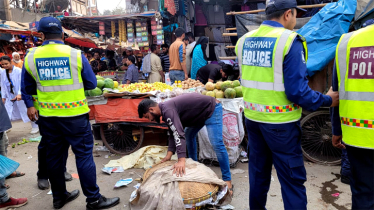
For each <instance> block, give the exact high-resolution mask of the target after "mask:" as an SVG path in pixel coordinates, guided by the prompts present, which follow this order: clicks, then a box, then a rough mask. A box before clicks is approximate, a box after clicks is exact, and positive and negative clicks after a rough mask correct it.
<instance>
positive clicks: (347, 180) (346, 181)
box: [340, 175, 351, 184]
mask: <svg viewBox="0 0 374 210" xmlns="http://www.w3.org/2000/svg"><path fill="white" fill-rule="evenodd" d="M340 181H341V182H342V183H344V184H350V182H351V180H350V179H349V177H348V176H344V175H342V177H341V178H340Z"/></svg>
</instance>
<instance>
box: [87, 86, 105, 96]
mask: <svg viewBox="0 0 374 210" xmlns="http://www.w3.org/2000/svg"><path fill="white" fill-rule="evenodd" d="M102 93H103V92H102V91H101V89H100V88H95V89H93V90H89V91H88V94H89V95H90V96H101V94H102Z"/></svg>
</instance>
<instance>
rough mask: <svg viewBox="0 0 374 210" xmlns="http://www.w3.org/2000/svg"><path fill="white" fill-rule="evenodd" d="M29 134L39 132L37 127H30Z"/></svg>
mask: <svg viewBox="0 0 374 210" xmlns="http://www.w3.org/2000/svg"><path fill="white" fill-rule="evenodd" d="M30 133H31V134H36V133H39V127H37V128H31V132H30Z"/></svg>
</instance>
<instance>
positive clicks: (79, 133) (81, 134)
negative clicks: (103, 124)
mask: <svg viewBox="0 0 374 210" xmlns="http://www.w3.org/2000/svg"><path fill="white" fill-rule="evenodd" d="M38 31H39V32H40V33H41V34H42V39H43V40H44V42H43V46H47V45H63V44H64V42H63V36H64V35H63V31H62V27H61V23H60V21H58V20H57V19H55V18H52V17H45V18H42V19H41V20H40V21H39V29H38ZM43 46H42V47H43ZM56 48H57V47H56ZM46 49H48V48H46ZM64 49H65V48H64ZM33 50H34V54H36V53H35V52H37V51H38V49H33ZM81 54H82V55H81V56H82V57H81V62H82V63H81V78H82V82H83V86H84V89H86V90H92V89H94V88H96V85H97V84H96V83H97V82H96V77H95V74H94V73H93V71H92V69H91V67H90V64H89V63H88V60H87V58H85V56H84V54H83V53H81ZM51 57H53V52H51ZM44 58H47V59H48V58H50V57H47V56H46V57H44ZM27 59H28V63H27V65H28V67H29V68H31V66H32V65H35V64H34V60H31V58H30V57H29V56H28V57H27ZM70 59H71V58H69V61H70ZM25 65H26V64H25ZM25 65H24V66H23V69H22V83H21V86H22V87H21V91H22V94H23V95H24V96H26V95H38V93H37V91H36V90H37V89H39V90H40V89H42V88H43V87H44V86H40V83H39V85H37V83H36V79H37V80H38V82H39V78H34V77H33V76H32V75H30V73H29V72H28V71H27V70H26V68H25ZM73 71H78V69H77V67H74V66H73V65H72V66H71V74H74V72H73ZM36 76H37V77H40V76H39V75H38V74H37V75H36ZM54 80H56V79H54ZM42 90H44V89H42ZM78 91H83V90H81V89H78ZM39 93H40V94H42V93H44V92H43V91H40V92H39ZM27 101H28V102H27V103H26V106H27V107H28V111H27V112H28V113H27V114H28V116H29V118H30V120H32V121H36V120H38V118H39V114H38V112H37V110H36V109H35V107H34V106H33V104H32V103H30V100H27ZM64 111H65V110H61V112H64ZM39 123H40V125H41V126H40V134H41V135H42V136H43V141H44V143H45V144H46V147H47V148H48V150H47V155H46V157H41V158H46V159H47V165H48V178H49V180H50V182H51V186H52V192H53V206H54V208H55V209H61V208H62V207H63V206H64V205H65V204H67V203H68V202H70V201H73V200H74V199H76V198H77V197H78V196H79V190H74V191H71V192H68V191H67V190H66V183H65V179H64V175H63V170H64V167H65V166H66V158H67V156H66V155H65V154H66V152H67V150H68V148H69V145H71V146H72V149H73V152H74V154H75V155H76V156H75V158H76V164H77V169H78V174H79V176H80V183H81V187H82V189H83V193H84V194H85V195H86V197H87V199H86V201H87V206H86V207H87V209H104V208H109V207H112V206H115V205H117V204H118V203H119V198H113V199H107V198H105V197H104V196H102V195H101V194H100V192H99V191H100V189H99V187H98V186H97V184H96V166H95V162H94V160H93V156H92V148H93V137H92V133H91V125H90V123H89V120H88V114H83V115H78V116H72V117H54V116H51V117H44V116H43V117H42V116H40V118H39Z"/></svg>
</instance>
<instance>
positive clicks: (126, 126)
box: [88, 97, 167, 155]
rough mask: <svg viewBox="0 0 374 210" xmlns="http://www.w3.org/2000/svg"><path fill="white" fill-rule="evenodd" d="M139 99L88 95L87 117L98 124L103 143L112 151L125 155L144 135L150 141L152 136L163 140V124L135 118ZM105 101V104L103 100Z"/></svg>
mask: <svg viewBox="0 0 374 210" xmlns="http://www.w3.org/2000/svg"><path fill="white" fill-rule="evenodd" d="M142 100H143V99H123V98H104V97H101V98H100V97H96V98H88V104H89V108H90V110H91V111H90V113H89V116H90V120H95V121H96V123H98V124H100V133H101V134H100V135H101V139H102V140H103V143H104V145H105V146H106V147H107V148H108V149H109V150H110V151H111V152H113V153H117V154H120V155H127V154H130V153H132V152H134V151H136V150H138V149H139V148H140V147H141V146H145V145H143V140H144V137H145V135H146V134H149V137H150V140H151V141H152V140H153V144H160V142H155V141H154V140H155V139H159V140H165V142H166V139H167V137H166V131H167V125H166V124H158V123H153V122H150V121H149V120H147V119H145V118H139V116H138V105H139V103H140V102H141V101H142ZM105 102H106V103H105Z"/></svg>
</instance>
